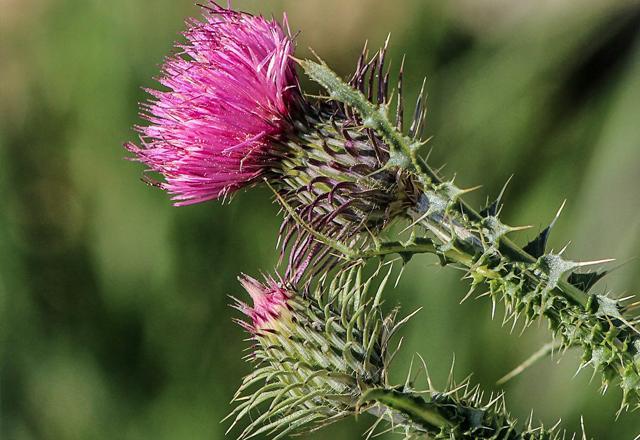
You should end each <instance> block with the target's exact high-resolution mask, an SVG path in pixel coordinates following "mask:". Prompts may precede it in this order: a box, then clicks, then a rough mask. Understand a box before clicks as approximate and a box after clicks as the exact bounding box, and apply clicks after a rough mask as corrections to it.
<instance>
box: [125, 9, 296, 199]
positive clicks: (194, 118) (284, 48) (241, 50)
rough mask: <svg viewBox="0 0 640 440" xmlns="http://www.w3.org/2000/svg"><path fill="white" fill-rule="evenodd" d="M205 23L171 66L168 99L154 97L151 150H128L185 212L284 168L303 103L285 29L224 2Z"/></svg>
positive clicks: (191, 25) (147, 136)
mask: <svg viewBox="0 0 640 440" xmlns="http://www.w3.org/2000/svg"><path fill="white" fill-rule="evenodd" d="M203 17H204V19H203V21H202V22H201V21H198V20H195V19H192V20H189V21H188V22H187V31H186V32H185V33H184V35H185V37H186V39H187V42H186V43H184V44H177V45H176V46H177V47H178V48H179V49H181V52H180V53H178V54H176V55H173V56H170V57H169V58H167V59H166V60H165V62H164V65H163V66H162V74H161V76H160V78H159V82H160V84H162V85H163V86H164V87H166V88H167V89H168V90H167V91H158V90H147V91H148V92H149V94H151V95H152V97H153V99H151V100H150V101H149V102H148V103H146V104H143V105H142V106H141V108H142V110H143V111H144V114H143V117H144V118H145V119H147V120H148V121H149V122H150V125H148V126H138V127H136V130H137V131H138V132H139V133H140V144H141V146H140V147H139V146H137V145H136V144H134V143H131V142H129V143H127V144H125V148H126V149H127V150H129V151H131V152H133V153H134V154H135V155H136V156H137V158H135V159H134V160H138V161H140V162H143V163H144V164H146V165H147V166H148V167H149V168H150V170H151V171H154V172H157V173H160V174H162V176H163V177H164V182H158V183H155V184H156V185H157V186H159V187H161V188H163V189H165V190H166V191H168V192H169V193H170V194H172V196H173V197H172V198H173V200H175V201H176V203H175V205H176V206H179V205H188V204H193V203H198V202H203V201H206V200H211V199H217V198H220V197H224V196H226V195H227V194H229V193H231V192H233V191H235V190H237V189H239V188H241V187H243V186H246V185H249V184H251V183H253V182H255V181H257V180H258V178H259V177H260V176H262V175H263V174H264V173H265V172H267V171H268V170H269V169H270V168H271V167H273V166H275V164H276V160H275V158H274V156H273V154H274V153H275V149H276V148H277V147H276V146H275V144H274V141H275V140H277V138H278V137H279V136H281V135H283V134H284V133H285V132H286V131H287V130H288V129H289V128H290V126H291V122H290V121H291V119H290V113H291V109H292V106H293V105H294V104H295V102H296V100H297V99H298V97H299V96H300V94H299V92H298V86H297V84H298V82H297V76H296V72H295V67H294V61H293V60H292V59H291V57H290V55H291V54H292V53H293V48H294V45H293V42H292V40H291V38H290V37H289V34H288V33H285V31H284V30H283V28H282V27H281V26H280V25H279V24H278V23H277V22H276V21H275V20H273V21H269V20H266V19H265V18H263V17H261V16H252V15H249V14H244V13H240V12H236V11H233V10H230V9H225V8H223V7H221V6H218V5H216V4H214V3H211V6H209V7H205V12H204V14H203ZM286 23H287V22H286V17H285V18H284V24H285V25H286Z"/></svg>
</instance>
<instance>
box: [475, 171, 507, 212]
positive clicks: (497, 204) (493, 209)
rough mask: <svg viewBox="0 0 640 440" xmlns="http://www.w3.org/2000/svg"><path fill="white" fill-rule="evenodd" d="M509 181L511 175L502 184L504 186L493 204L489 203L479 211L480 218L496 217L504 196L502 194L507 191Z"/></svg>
mask: <svg viewBox="0 0 640 440" xmlns="http://www.w3.org/2000/svg"><path fill="white" fill-rule="evenodd" d="M511 179H513V174H512V175H511V176H509V178H508V179H507V181H506V182H505V183H504V185H503V186H502V190H500V194H498V197H497V198H496V199H495V200H494V201H493V203H491V204H490V205H488V206H487V207H486V208H484V209H483V210H482V211H480V216H481V217H495V216H496V215H498V212H499V211H500V204H501V202H502V197H503V196H504V193H505V191H506V190H507V187H508V186H509V183H511Z"/></svg>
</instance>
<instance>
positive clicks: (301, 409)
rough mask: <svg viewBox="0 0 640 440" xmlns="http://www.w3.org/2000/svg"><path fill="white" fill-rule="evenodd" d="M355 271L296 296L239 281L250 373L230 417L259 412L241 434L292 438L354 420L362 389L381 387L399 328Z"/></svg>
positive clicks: (287, 289)
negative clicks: (250, 344)
mask: <svg viewBox="0 0 640 440" xmlns="http://www.w3.org/2000/svg"><path fill="white" fill-rule="evenodd" d="M361 277H362V272H361V271H360V270H355V269H354V270H350V271H348V272H346V273H343V275H342V276H340V277H339V279H337V280H336V281H335V282H333V283H331V284H330V285H329V286H328V288H327V289H326V290H324V289H321V288H320V287H318V290H317V291H314V292H310V291H308V292H297V291H295V289H294V288H293V287H291V286H287V285H286V284H285V283H283V282H276V281H275V280H273V279H271V278H267V279H266V281H265V282H264V283H260V282H258V281H256V280H255V279H253V278H250V277H248V276H242V277H241V278H240V281H241V283H242V285H243V286H244V288H245V289H246V290H247V292H248V293H249V295H251V297H252V299H253V306H249V305H247V304H244V303H242V302H240V301H238V302H237V303H236V305H235V306H236V308H238V309H239V310H241V311H242V312H243V313H245V314H246V315H247V316H248V317H249V322H242V323H241V325H243V326H244V327H245V328H246V329H248V330H249V332H250V333H251V334H252V337H253V339H254V341H255V346H254V350H253V352H252V354H251V355H250V356H249V357H250V359H251V360H252V361H253V362H254V364H255V371H254V372H253V373H252V374H250V375H249V376H248V377H246V378H245V380H244V382H243V384H242V386H241V387H240V389H239V391H238V393H237V395H236V399H235V400H236V401H238V402H239V405H238V407H237V408H236V409H235V410H234V411H233V413H232V414H231V416H234V417H235V421H234V423H233V424H234V425H235V423H236V422H238V421H239V420H240V419H241V418H243V417H244V416H246V415H248V414H250V413H253V412H256V411H257V410H258V409H261V410H263V411H262V414H261V415H257V416H255V418H253V419H252V422H251V424H250V425H249V426H248V427H247V428H246V429H245V430H244V431H243V432H242V433H241V434H240V438H244V437H246V436H248V435H250V434H254V435H255V434H258V433H261V432H270V431H273V432H279V433H280V434H282V435H284V433H290V432H293V431H300V430H303V429H309V428H310V427H311V428H312V427H314V426H315V427H317V426H320V425H324V424H327V423H330V422H332V421H335V420H337V419H340V418H342V417H345V416H348V415H351V414H354V413H355V412H356V411H357V407H358V405H359V399H360V398H361V396H362V393H363V391H364V390H366V389H369V388H374V387H380V386H383V385H384V384H385V382H386V372H387V369H386V367H387V365H388V362H389V353H388V350H387V348H388V344H389V339H390V338H391V336H392V335H393V333H394V331H395V329H396V327H395V325H394V323H393V316H388V317H386V318H385V317H384V316H382V314H381V311H380V308H379V301H380V296H379V295H377V296H375V297H374V298H371V297H369V296H368V295H367V291H368V289H369V286H370V282H367V283H363V282H362V279H361Z"/></svg>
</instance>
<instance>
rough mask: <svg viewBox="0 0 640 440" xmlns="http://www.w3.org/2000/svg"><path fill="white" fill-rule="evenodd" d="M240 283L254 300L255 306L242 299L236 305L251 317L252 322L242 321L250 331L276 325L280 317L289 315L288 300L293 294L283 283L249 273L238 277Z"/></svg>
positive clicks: (253, 331)
mask: <svg viewBox="0 0 640 440" xmlns="http://www.w3.org/2000/svg"><path fill="white" fill-rule="evenodd" d="M238 280H239V281H240V284H242V287H244V289H245V290H246V291H247V293H248V294H249V295H250V296H251V299H252V300H253V307H251V306H249V305H248V304H245V303H243V302H241V301H237V304H236V305H235V307H236V308H237V309H238V310H240V311H241V312H242V313H244V314H245V315H247V316H248V317H249V318H250V319H251V323H250V324H249V323H246V322H244V321H241V322H240V324H241V325H242V326H243V327H244V328H245V329H247V330H248V331H250V332H251V333H257V332H259V331H260V330H264V329H268V328H271V329H273V328H274V326H275V322H276V320H278V319H281V318H284V317H285V316H288V312H289V307H288V305H287V301H288V300H289V298H291V296H292V295H293V294H292V293H291V292H290V291H288V290H287V289H285V288H283V287H282V283H278V282H276V281H275V280H274V279H272V278H266V284H262V283H261V282H259V281H258V280H256V279H254V278H251V277H250V276H248V275H244V274H243V275H241V276H239V277H238Z"/></svg>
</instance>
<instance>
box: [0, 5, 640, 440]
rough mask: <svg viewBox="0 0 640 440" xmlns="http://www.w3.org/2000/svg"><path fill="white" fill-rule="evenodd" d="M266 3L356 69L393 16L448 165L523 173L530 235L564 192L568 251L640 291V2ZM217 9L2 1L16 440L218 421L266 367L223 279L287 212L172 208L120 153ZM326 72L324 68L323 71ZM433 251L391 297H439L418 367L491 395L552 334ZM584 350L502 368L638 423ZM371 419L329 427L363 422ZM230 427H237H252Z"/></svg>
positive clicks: (0, 119)
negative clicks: (508, 324)
mask: <svg viewBox="0 0 640 440" xmlns="http://www.w3.org/2000/svg"><path fill="white" fill-rule="evenodd" d="M235 6H236V7H238V8H241V9H246V10H249V11H252V12H261V13H263V14H264V15H271V14H274V15H276V16H278V17H279V16H280V15H281V13H282V11H287V12H288V14H289V20H290V23H291V26H292V29H293V30H294V31H295V30H301V31H302V34H301V35H300V36H299V37H298V48H299V50H298V56H305V55H308V53H309V52H308V50H307V47H309V46H311V47H313V48H314V49H315V50H316V51H317V52H318V53H319V54H320V55H321V56H322V57H323V58H324V59H325V60H326V61H327V62H329V64H330V65H332V66H333V67H334V68H335V69H336V70H337V71H338V72H340V73H341V74H343V75H346V74H348V73H350V72H351V71H352V69H353V67H354V64H355V60H356V57H357V54H358V52H359V50H360V48H361V46H362V44H363V42H364V40H365V39H369V41H370V44H371V45H372V46H374V47H375V46H377V45H379V44H381V43H382V42H383V41H384V38H385V37H386V35H387V33H388V32H391V34H392V40H391V58H392V60H393V63H394V65H395V67H398V64H399V61H400V58H401V56H402V54H403V53H406V54H407V64H406V78H407V81H406V83H407V84H409V91H408V95H409V97H414V96H415V94H416V90H415V89H416V88H417V87H418V86H419V84H420V82H421V80H422V77H423V75H427V88H428V91H429V107H430V116H429V122H428V127H427V135H429V136H432V135H433V136H434V139H433V141H432V142H431V145H432V147H433V148H434V151H433V154H432V156H431V157H432V163H433V164H435V165H439V164H444V163H447V167H446V168H445V170H444V173H445V174H447V175H449V176H451V175H453V174H454V173H458V178H457V182H458V183H459V184H461V185H462V186H473V185H477V184H482V185H484V187H483V190H482V191H479V192H478V193H479V194H477V195H475V198H472V201H473V202H475V203H477V204H480V203H481V202H483V201H484V198H485V197H486V196H487V195H495V194H496V193H497V192H498V191H499V189H500V187H501V186H502V184H503V183H504V181H505V180H506V179H507V178H508V177H509V176H510V175H511V174H514V175H515V177H514V179H513V182H512V184H511V186H510V189H509V191H508V193H507V197H506V206H505V208H504V211H503V215H504V218H505V220H506V221H507V222H508V223H510V224H515V225H517V224H532V225H535V226H536V229H535V230H534V231H531V232H528V233H522V234H521V235H520V237H518V239H519V240H520V241H521V242H522V243H524V242H526V240H527V239H530V238H532V237H533V236H534V234H535V231H536V230H538V229H539V228H542V227H544V226H545V225H546V222H548V221H549V220H550V219H551V218H552V217H553V215H554V214H555V211H556V209H557V208H558V207H559V205H560V204H561V203H562V201H563V200H564V199H565V198H567V199H568V204H567V208H566V210H565V213H564V215H563V216H562V218H561V220H560V222H559V223H558V225H557V228H556V230H555V233H554V234H553V236H552V246H553V247H554V248H555V249H559V248H561V247H562V246H564V245H565V244H566V243H567V242H568V241H569V240H571V245H570V247H569V249H568V251H567V252H568V255H569V257H574V258H583V259H591V258H603V257H615V258H617V259H618V261H620V262H627V261H628V263H627V264H626V265H624V266H623V267H622V268H621V269H619V270H617V271H616V272H615V273H614V274H613V275H611V276H610V277H608V278H607V279H605V280H604V281H603V282H601V283H600V284H599V286H597V288H598V289H599V290H600V291H613V292H618V293H620V294H622V293H634V292H637V290H638V286H640V271H639V268H640V262H639V261H638V259H634V258H635V257H637V256H638V254H639V250H638V249H639V248H640V185H639V183H638V182H639V180H640V4H639V3H638V2H628V1H627V2H624V1H619V0H611V1H606V0H591V1H576V0H555V1H551V0H548V1H512V0H452V1H447V2H445V1H424V0H406V1H402V2H391V1H381V0H357V1H355V0H354V1H349V2H346V1H339V0H322V1H319V0H314V1H304V2H303V1H299V0H278V1H262V2H260V1H237V2H235ZM194 14H197V7H195V6H194V5H193V4H192V3H191V2H190V1H176V0H156V1H154V2H142V1H131V0H112V1H102V0H82V1H80V0H75V1H74V0H58V1H50V0H22V1H20V0H1V1H0V59H1V61H0V197H1V199H2V204H1V207H0V311H1V314H0V348H1V351H0V353H1V357H0V398H1V406H0V438H2V439H3V440H4V439H7V440H14V439H15V440H23V439H24V440H26V439H103V438H104V439H107V438H108V439H158V440H160V439H217V438H222V437H223V433H224V431H225V429H226V426H227V425H225V424H220V423H219V421H220V419H221V418H222V417H223V416H224V415H225V414H226V413H227V412H228V411H229V409H230V406H229V403H228V402H229V399H230V398H231V396H232V395H233V392H234V390H235V388H236V387H237V386H238V384H239V383H240V380H241V376H242V374H244V373H246V372H248V371H249V370H250V368H251V367H250V366H249V365H247V364H245V363H243V362H242V361H241V360H240V358H241V356H242V355H243V350H244V348H245V347H246V346H247V344H246V343H245V342H243V340H244V338H245V337H246V335H245V334H244V333H243V331H241V329H240V328H239V327H238V326H237V325H234V324H233V323H232V322H231V318H232V317H233V316H236V314H235V313H234V312H233V311H232V310H231V309H230V308H229V307H228V306H227V304H228V302H229V300H228V298H227V294H235V295H241V291H240V288H239V286H238V283H237V282H236V275H237V274H238V273H239V272H240V271H244V272H247V273H249V274H254V275H255V274H257V273H258V272H259V270H260V269H263V270H270V269H271V268H272V267H273V265H274V263H275V254H276V253H275V250H274V247H275V237H276V232H277V228H278V225H279V219H278V217H277V216H276V211H277V210H276V207H275V206H274V205H273V204H272V203H271V201H270V198H269V193H268V191H266V190H264V189H259V190H255V191H250V192H246V193H243V194H240V195H239V196H238V197H236V199H235V200H234V201H233V202H232V203H231V204H230V205H226V206H221V205H220V204H219V203H207V204H203V205H198V206H192V207H186V208H174V207H172V206H171V205H170V203H169V202H168V199H167V197H166V195H165V194H163V193H162V192H161V191H158V190H155V189H152V188H148V187H146V186H145V185H143V184H142V183H141V182H140V181H139V177H140V175H141V166H139V165H138V164H133V163H129V162H127V161H125V160H123V157H124V156H125V152H124V151H123V149H122V148H121V144H122V143H123V142H124V141H126V140H128V139H130V138H132V137H134V133H133V131H132V130H131V128H130V127H131V125H132V124H134V123H137V122H139V120H138V117H137V111H138V110H137V103H138V102H139V101H142V100H143V99H144V98H145V95H144V92H143V91H142V90H141V87H142V86H147V87H148V86H153V85H154V82H153V80H152V77H153V76H155V75H156V74H157V72H158V66H159V64H160V63H161V62H162V59H163V56H164V55H165V54H167V53H168V52H169V50H170V49H171V46H172V42H173V41H174V39H176V38H177V34H178V33H179V31H180V30H181V29H183V20H184V18H185V17H187V16H190V15H194ZM308 86H309V89H310V90H313V89H314V88H313V86H312V85H308ZM434 263H435V260H434V259H433V258H430V257H423V258H419V259H416V260H415V261H413V262H412V264H411V265H410V266H409V267H408V268H407V270H406V272H405V274H404V276H403V278H402V280H401V282H400V284H399V286H398V288H397V289H396V290H394V291H390V292H389V294H388V296H387V304H388V305H389V306H391V305H395V304H402V306H403V309H404V310H405V311H406V312H409V311H412V310H414V309H415V308H417V307H420V306H423V307H424V310H422V312H420V313H419V315H418V316H417V317H416V318H415V319H414V320H413V321H411V323H410V324H409V325H408V326H407V328H406V331H405V337H406V340H405V345H404V350H403V355H402V356H401V357H400V359H399V360H398V362H397V363H396V364H395V370H394V371H395V374H396V376H397V377H398V378H399V377H401V376H403V375H404V374H405V373H406V370H407V368H408V363H409V360H410V357H411V355H412V354H413V353H414V352H416V351H417V352H420V353H422V355H423V356H424V357H425V358H426V359H427V361H428V363H429V367H430V370H431V373H432V375H433V377H434V380H435V383H436V384H444V381H445V379H446V373H447V370H448V369H449V366H450V364H451V360H452V356H453V354H454V353H455V355H456V371H457V373H458V375H459V377H460V378H461V377H463V376H466V375H467V374H468V373H471V372H473V373H474V380H475V381H477V382H479V383H481V384H482V385H483V386H484V387H485V388H486V389H488V390H496V389H497V388H498V387H496V385H495V381H496V380H497V379H498V378H499V377H501V376H502V375H503V374H504V373H506V372H507V371H509V370H510V369H511V368H512V367H514V366H515V365H517V364H518V363H519V362H520V361H522V360H523V359H525V358H526V357H527V356H528V355H529V354H530V353H532V352H533V351H535V350H536V349H537V348H539V347H540V346H541V345H542V344H543V343H544V342H545V341H546V340H547V339H548V337H549V335H548V332H547V331H546V329H545V325H544V324H542V325H540V326H539V328H536V327H535V326H534V327H533V328H532V329H530V330H528V331H527V332H525V333H524V335H523V336H521V337H518V336H517V332H516V333H515V334H513V335H510V334H509V333H508V331H505V330H504V329H502V328H501V327H500V321H501V320H500V319H496V320H495V321H491V319H490V303H489V302H488V301H487V300H472V301H468V302H466V303H464V304H463V305H459V304H458V302H459V301H460V299H461V298H462V296H463V295H464V293H465V292H466V288H467V285H466V282H464V281H460V276H461V273H460V272H458V271H455V270H453V269H447V270H440V269H439V268H437V267H436V266H435V265H434ZM577 365H578V355H577V354H576V353H568V354H567V355H566V356H564V357H563V358H562V360H561V361H560V362H559V363H558V359H556V360H545V361H542V362H540V363H539V364H537V365H535V366H534V367H533V368H531V369H530V370H528V371H527V372H526V373H525V374H523V375H522V376H519V377H518V378H516V379H515V380H513V381H512V382H510V383H508V384H507V385H506V386H505V391H506V393H507V394H506V396H507V401H508V404H509V406H510V408H511V409H512V411H513V413H514V414H515V415H517V416H518V417H521V418H525V417H526V416H527V415H528V413H529V411H530V410H531V409H534V410H535V414H536V417H537V418H539V419H540V420H542V421H544V422H545V423H546V424H553V423H555V422H556V421H557V420H558V419H559V418H562V420H563V424H564V426H565V427H566V428H567V429H569V430H571V431H574V430H579V426H580V416H581V415H584V417H585V423H586V428H587V431H588V433H589V434H590V435H592V436H593V437H595V438H601V439H632V438H633V437H634V436H635V435H637V434H639V433H640V415H639V414H638V413H633V414H623V415H622V416H621V417H620V418H619V420H618V421H617V422H615V423H614V419H615V412H616V410H617V409H618V405H619V402H620V393H619V391H618V389H617V388H614V389H612V390H610V391H609V392H608V393H607V395H606V396H605V397H604V398H603V397H600V395H599V394H598V391H597V389H598V380H599V379H598V378H597V377H596V379H594V380H593V383H590V382H589V379H590V376H591V373H590V371H584V372H582V373H581V374H579V375H578V376H577V377H575V378H573V375H574V373H575V370H576V368H577ZM369 422H371V420H369V419H368V418H367V417H364V416H363V417H361V418H359V419H358V420H357V421H353V420H348V421H344V422H342V423H339V424H337V425H334V426H333V427H331V428H329V429H326V430H324V431H321V432H319V433H316V434H313V435H311V436H309V437H310V438H315V439H323V438H332V439H334V440H338V439H349V438H354V437H356V436H358V435H359V434H360V433H362V432H363V431H364V430H365V429H366V427H368V424H369ZM232 437H233V436H232Z"/></svg>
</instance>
